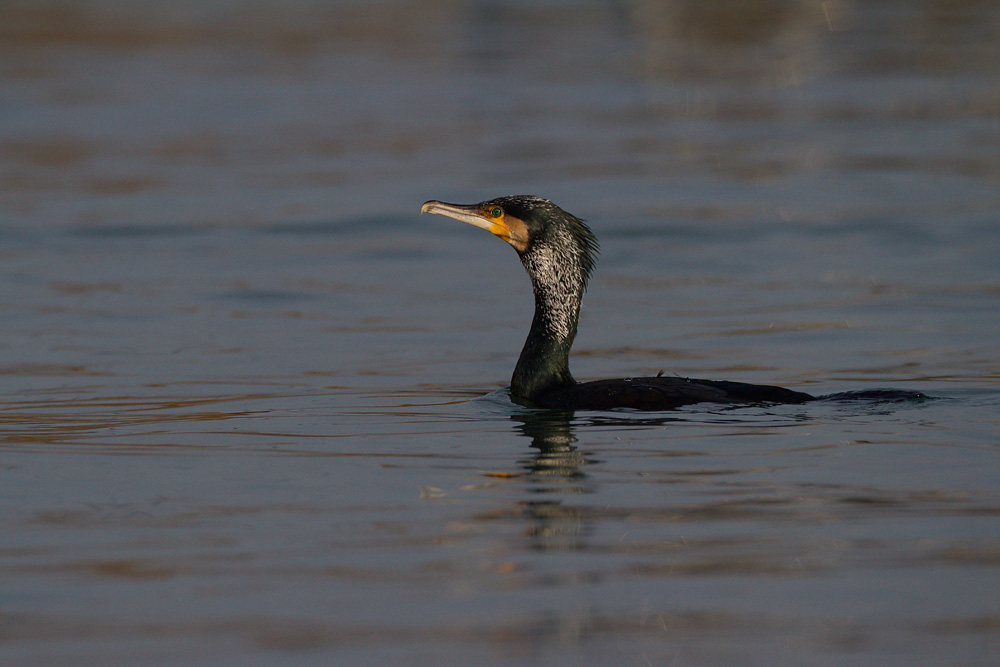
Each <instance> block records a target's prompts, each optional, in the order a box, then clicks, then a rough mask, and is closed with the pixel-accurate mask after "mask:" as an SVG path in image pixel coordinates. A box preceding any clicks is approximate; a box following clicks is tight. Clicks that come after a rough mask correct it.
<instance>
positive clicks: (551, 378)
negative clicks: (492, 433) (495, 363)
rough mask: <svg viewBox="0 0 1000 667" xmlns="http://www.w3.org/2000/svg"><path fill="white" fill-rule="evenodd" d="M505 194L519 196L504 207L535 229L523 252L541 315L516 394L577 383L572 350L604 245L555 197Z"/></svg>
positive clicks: (514, 381)
mask: <svg viewBox="0 0 1000 667" xmlns="http://www.w3.org/2000/svg"><path fill="white" fill-rule="evenodd" d="M504 199H510V200H517V201H516V204H515V203H514V202H511V201H507V202H505V203H504V206H505V207H506V209H507V210H508V211H510V212H511V214H513V215H517V216H518V217H520V218H521V219H522V220H524V221H525V222H526V223H528V226H529V229H530V231H531V240H530V242H529V244H528V247H527V248H526V249H525V251H524V252H521V253H519V254H520V257H521V263H522V264H523V265H524V268H525V269H526V270H527V272H528V275H529V276H530V277H531V285H532V288H533V290H534V293H535V316H534V319H533V320H532V322H531V330H530V331H529V332H528V338H527V340H526V341H525V343H524V348H523V349H522V350H521V356H520V358H519V359H518V362H517V366H516V367H515V369H514V375H513V377H512V378H511V393H512V394H513V395H515V396H521V397H524V398H529V399H530V398H531V397H533V396H536V395H538V394H541V393H543V392H545V391H548V390H550V389H553V388H557V387H560V386H564V385H570V384H573V383H574V380H573V376H572V374H570V371H569V351H570V348H571V347H572V345H573V339H574V338H575V337H576V329H577V322H578V321H579V317H580V303H581V301H582V300H583V293H584V291H585V290H586V289H587V281H588V279H589V278H590V274H591V272H592V271H593V269H594V264H595V262H596V255H597V250H598V246H597V239H596V238H595V237H594V235H593V233H592V232H591V231H590V229H589V228H588V227H587V226H586V224H584V223H583V221H581V220H580V219H578V218H576V217H574V216H573V215H571V214H569V213H567V212H566V211H563V210H562V209H561V208H559V207H558V206H556V205H555V204H553V203H552V202H550V201H548V200H545V199H540V198H537V197H530V198H529V197H517V198H513V197H512V198H504Z"/></svg>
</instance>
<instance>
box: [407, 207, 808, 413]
mask: <svg viewBox="0 0 1000 667" xmlns="http://www.w3.org/2000/svg"><path fill="white" fill-rule="evenodd" d="M420 210H421V212H422V213H437V214H440V215H446V216H448V217H451V218H454V219H456V220H460V221H462V222H467V223H469V224H472V225H475V226H477V227H480V228H482V229H486V230H488V231H490V232H492V233H493V234H495V235H497V236H499V237H500V238H502V239H503V240H504V241H506V242H507V243H509V244H510V245H511V246H513V247H514V249H515V250H516V251H517V253H518V256H519V257H520V258H521V263H522V264H523V265H524V268H525V269H526V270H527V272H528V276H529V277H530V278H531V285H532V289H533V291H534V295H535V315H534V318H533V319H532V322H531V329H530V330H529V331H528V337H527V340H526V341H525V343H524V348H523V349H522V350H521V356H520V358H519V359H518V361H517V366H516V367H515V368H514V374H513V376H512V377H511V383H510V393H511V397H512V398H514V399H515V400H519V401H523V402H527V403H529V404H533V405H537V406H541V407H547V408H557V409H566V410H577V409H589V410H608V409H613V408H634V409H639V410H666V409H671V408H676V407H679V406H682V405H688V404H691V403H703V402H711V403H804V402H806V401H811V400H814V397H813V396H810V395H809V394H805V393H802V392H798V391H792V390H789V389H782V388H781V387H772V386H768V385H755V384H747V383H743V382H728V381H720V380H695V379H690V378H680V377H662V376H656V377H641V378H625V379H615V380H595V381H593V382H576V380H574V379H573V376H572V374H571V373H570V371H569V351H570V348H571V347H572V345H573V339H574V338H575V337H576V330H577V323H578V322H579V319H580V304H581V302H582V300H583V293H584V291H585V290H586V288H587V282H588V280H589V279H590V275H591V273H592V272H593V270H594V265H595V263H596V259H597V252H598V244H597V238H596V237H595V236H594V234H593V232H592V231H591V230H590V228H589V227H588V226H587V225H586V223H584V222H583V221H582V220H580V219H579V218H577V217H575V216H574V215H572V214H570V213H567V212H566V211H564V210H563V209H561V208H559V207H558V206H556V205H555V204H553V203H552V202H550V201H548V200H547V199H542V198H540V197H533V196H528V195H516V196H509V197H500V198H498V199H491V200H489V201H485V202H481V203H479V204H471V205H460V204H446V203H444V202H439V201H433V200H432V201H428V202H426V203H425V204H424V205H423V206H422V207H421V209H420Z"/></svg>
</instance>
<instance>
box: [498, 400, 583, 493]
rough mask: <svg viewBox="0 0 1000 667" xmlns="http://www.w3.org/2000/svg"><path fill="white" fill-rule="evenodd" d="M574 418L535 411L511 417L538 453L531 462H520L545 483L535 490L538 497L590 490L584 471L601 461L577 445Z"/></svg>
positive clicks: (534, 477) (570, 414)
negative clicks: (547, 494)
mask: <svg viewBox="0 0 1000 667" xmlns="http://www.w3.org/2000/svg"><path fill="white" fill-rule="evenodd" d="M572 418H573V413H572V412H570V411H563V410H532V411H530V412H525V413H521V414H517V415H512V416H511V419H512V420H514V421H517V422H520V424H519V425H518V427H517V428H518V430H519V431H521V433H523V434H524V435H526V436H527V437H529V438H531V446H532V447H533V448H534V449H536V450H538V451H537V453H536V454H535V455H534V456H533V457H532V458H530V459H522V460H521V461H518V463H519V464H520V465H521V467H523V468H524V469H525V470H527V471H528V473H529V474H530V475H531V477H532V478H533V479H536V480H537V481H539V482H541V483H543V485H542V486H540V487H539V488H538V489H536V492H538V493H553V492H562V493H565V492H568V491H569V492H576V493H586V492H587V491H589V490H590V489H588V487H587V483H586V480H587V475H586V474H585V473H584V472H583V470H582V468H583V467H584V466H587V465H590V464H593V463H597V462H598V461H597V460H595V459H594V458H593V457H591V456H590V455H589V454H588V453H587V452H583V451H580V449H578V448H577V447H576V445H575V444H574V443H576V436H575V435H574V434H573V428H572V425H571V420H572Z"/></svg>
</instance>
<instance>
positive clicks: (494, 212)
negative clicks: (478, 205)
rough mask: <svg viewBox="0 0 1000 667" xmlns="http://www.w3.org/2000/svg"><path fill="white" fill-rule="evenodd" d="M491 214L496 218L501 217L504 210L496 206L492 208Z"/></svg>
mask: <svg viewBox="0 0 1000 667" xmlns="http://www.w3.org/2000/svg"><path fill="white" fill-rule="evenodd" d="M490 215H491V216H492V217H494V218H499V217H500V216H501V215H503V210H502V209H501V208H500V207H499V206H494V207H493V208H492V209H490Z"/></svg>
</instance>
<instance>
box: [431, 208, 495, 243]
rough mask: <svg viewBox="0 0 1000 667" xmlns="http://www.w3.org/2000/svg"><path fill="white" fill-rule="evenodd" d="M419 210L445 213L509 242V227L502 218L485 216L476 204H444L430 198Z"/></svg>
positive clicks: (437, 213) (438, 213)
mask: <svg viewBox="0 0 1000 667" xmlns="http://www.w3.org/2000/svg"><path fill="white" fill-rule="evenodd" d="M420 212H421V213H434V214H436V215H446V216H448V217H449V218H454V219H455V220H458V221H459V222H467V223H469V224H470V225H474V226H476V227H479V228H480V229H485V230H486V231H488V232H490V233H491V234H496V235H497V236H499V237H500V238H502V239H503V240H504V241H506V242H507V243H510V242H511V239H510V227H508V226H507V224H506V223H505V222H504V221H503V219H502V218H501V219H499V220H494V219H492V218H487V217H486V216H485V215H483V214H482V212H480V210H479V205H478V204H469V205H464V204H446V203H444V202H442V201H435V200H433V199H432V200H431V201H429V202H424V205H423V206H421V207H420Z"/></svg>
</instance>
